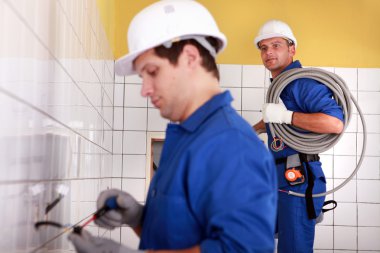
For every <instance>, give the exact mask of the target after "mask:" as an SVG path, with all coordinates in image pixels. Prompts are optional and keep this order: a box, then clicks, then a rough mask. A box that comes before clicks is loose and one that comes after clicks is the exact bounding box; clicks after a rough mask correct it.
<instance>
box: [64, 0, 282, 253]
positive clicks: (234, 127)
mask: <svg viewBox="0 0 380 253" xmlns="http://www.w3.org/2000/svg"><path fill="white" fill-rule="evenodd" d="M226 43H227V41H226V38H225V36H224V35H223V34H222V33H221V32H220V31H219V29H218V27H217V24H216V22H215V20H214V19H213V17H212V16H211V14H210V13H209V12H208V10H207V9H206V8H204V7H203V6H202V5H200V4H199V3H197V2H196V1H190V0H165V1H160V2H156V3H154V4H152V5H151V6H149V7H147V8H145V9H144V10H142V11H141V12H140V13H139V14H137V16H135V18H134V19H133V20H132V22H131V24H130V27H129V31H128V46H129V54H127V55H126V56H124V57H122V58H121V59H119V60H118V61H117V62H116V66H115V69H116V73H117V74H122V75H131V74H135V73H137V74H138V75H139V76H140V77H141V78H142V81H143V84H142V88H141V94H142V96H144V97H149V98H150V99H151V102H152V104H153V105H154V106H155V107H156V108H157V109H158V110H159V111H160V113H161V116H162V117H164V118H166V119H169V120H170V121H171V122H173V123H170V124H168V126H167V129H166V139H165V143H164V147H163V150H162V155H161V159H160V164H159V167H158V169H157V171H156V173H155V175H154V177H153V179H152V181H151V183H150V186H149V191H148V194H147V200H146V203H145V205H141V204H140V203H138V202H137V201H136V200H135V199H134V198H133V197H132V196H131V195H130V194H128V193H126V192H123V191H120V190H118V189H111V190H107V191H104V192H102V193H101V194H100V195H99V198H98V201H97V205H98V208H101V207H103V206H104V205H105V202H106V201H107V200H108V199H109V198H112V197H116V202H117V205H118V208H117V209H116V210H111V211H108V212H107V213H106V214H105V215H103V216H102V217H100V218H99V219H97V220H96V221H95V222H96V224H98V225H99V226H101V227H105V228H109V229H112V228H115V227H118V226H121V225H128V226H130V227H132V228H133V229H134V230H135V232H136V233H137V234H138V235H139V236H140V239H141V240H140V245H139V250H135V249H130V248H129V247H126V246H121V245H120V244H118V243H116V242H114V241H112V240H109V239H106V238H100V237H94V236H92V235H90V234H89V233H88V232H86V231H82V233H81V234H74V233H73V234H71V235H70V237H69V238H70V240H71V241H72V243H73V244H74V246H75V248H76V250H77V251H78V252H81V253H90V252H91V253H98V252H99V253H100V252H107V253H137V252H149V253H151V252H160V253H165V252H182V253H198V252H210V253H219V252H220V253H222V252H224V253H234V252H244V253H254V252H262V253H264V252H267V253H273V250H274V238H273V234H274V227H275V218H276V204H277V182H276V169H275V165H274V162H273V159H272V157H271V155H270V153H269V152H268V151H267V150H266V148H265V146H264V145H263V144H262V143H261V141H260V140H259V139H258V137H257V136H256V134H255V133H254V132H253V131H252V128H251V126H250V125H249V124H248V123H247V122H246V121H244V120H243V119H242V118H241V117H240V116H239V115H238V113H237V112H236V111H235V110H234V109H233V108H232V107H231V101H232V97H231V95H230V93H229V92H228V91H226V92H222V90H221V88H220V87H219V72H218V69H217V65H216V62H215V56H216V55H217V54H218V53H219V52H220V51H221V50H223V48H224V47H225V46H226Z"/></svg>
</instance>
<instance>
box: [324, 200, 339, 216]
mask: <svg viewBox="0 0 380 253" xmlns="http://www.w3.org/2000/svg"><path fill="white" fill-rule="evenodd" d="M328 204H333V206H332V207H331V208H322V213H325V212H328V211H331V210H334V209H335V208H336V207H337V206H338V203H336V201H335V200H327V201H325V203H323V206H327V205H328Z"/></svg>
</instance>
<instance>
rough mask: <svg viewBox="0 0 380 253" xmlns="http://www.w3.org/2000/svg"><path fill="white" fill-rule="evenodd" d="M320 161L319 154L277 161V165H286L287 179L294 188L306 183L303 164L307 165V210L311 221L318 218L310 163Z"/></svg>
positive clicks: (298, 155) (299, 154) (299, 155)
mask: <svg viewBox="0 0 380 253" xmlns="http://www.w3.org/2000/svg"><path fill="white" fill-rule="evenodd" d="M314 161H319V155H318V154H303V153H298V154H294V155H291V156H288V157H284V158H279V159H276V164H282V163H285V164H286V169H285V178H286V180H287V181H288V183H289V184H290V185H292V186H294V185H297V184H302V183H304V182H305V172H304V168H303V163H305V164H306V170H307V181H308V185H307V188H306V192H305V199H306V209H307V214H308V217H309V219H315V218H317V215H316V214H315V208H314V202H313V188H314V177H313V172H312V170H311V167H310V164H309V162H314Z"/></svg>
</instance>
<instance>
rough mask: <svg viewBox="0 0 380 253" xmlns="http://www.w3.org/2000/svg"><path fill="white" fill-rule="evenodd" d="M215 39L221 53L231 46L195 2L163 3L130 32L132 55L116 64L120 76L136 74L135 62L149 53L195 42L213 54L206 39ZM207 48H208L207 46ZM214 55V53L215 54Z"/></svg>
mask: <svg viewBox="0 0 380 253" xmlns="http://www.w3.org/2000/svg"><path fill="white" fill-rule="evenodd" d="M208 36H211V37H214V38H216V39H217V40H218V44H219V48H218V49H217V52H215V50H214V52H213V53H214V54H216V53H219V52H221V51H222V50H223V49H224V48H225V47H226V45H227V39H226V36H225V35H224V34H223V33H221V32H220V31H219V28H218V26H217V24H216V22H215V20H214V18H213V17H212V15H211V14H210V12H209V11H208V10H207V9H206V8H205V7H204V6H202V5H201V4H199V3H198V2H196V1H193V0H162V1H158V2H156V3H154V4H152V5H150V6H148V7H146V8H145V9H143V10H142V11H140V12H139V13H138V14H137V15H136V16H135V17H134V18H133V20H132V21H131V24H130V25H129V29H128V48H129V53H128V54H126V55H124V56H123V57H121V58H120V59H118V60H117V61H116V63H115V72H116V74H118V75H132V74H135V73H136V72H135V70H134V69H133V61H134V60H135V59H136V58H137V57H138V56H139V55H140V54H142V53H144V52H145V51H147V50H149V49H151V48H154V47H157V46H160V45H162V44H167V43H168V42H169V44H170V42H171V41H178V40H183V39H185V38H186V39H189V38H194V39H196V40H197V41H199V42H200V44H201V45H203V46H204V47H206V49H208V50H209V51H210V48H211V47H210V46H209V43H208V42H206V40H205V39H204V37H208ZM205 44H207V45H205ZM211 53H212V52H211Z"/></svg>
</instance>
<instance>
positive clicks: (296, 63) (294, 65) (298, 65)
mask: <svg viewBox="0 0 380 253" xmlns="http://www.w3.org/2000/svg"><path fill="white" fill-rule="evenodd" d="M296 68H302V65H301V63H300V61H299V60H296V61H294V62H292V63H290V64H289V65H288V66H287V67H286V68H285V69H284V70H283V71H282V72H281V74H282V73H284V72H285V71H288V70H290V69H296ZM272 81H273V78H272V77H271V78H270V82H272Z"/></svg>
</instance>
